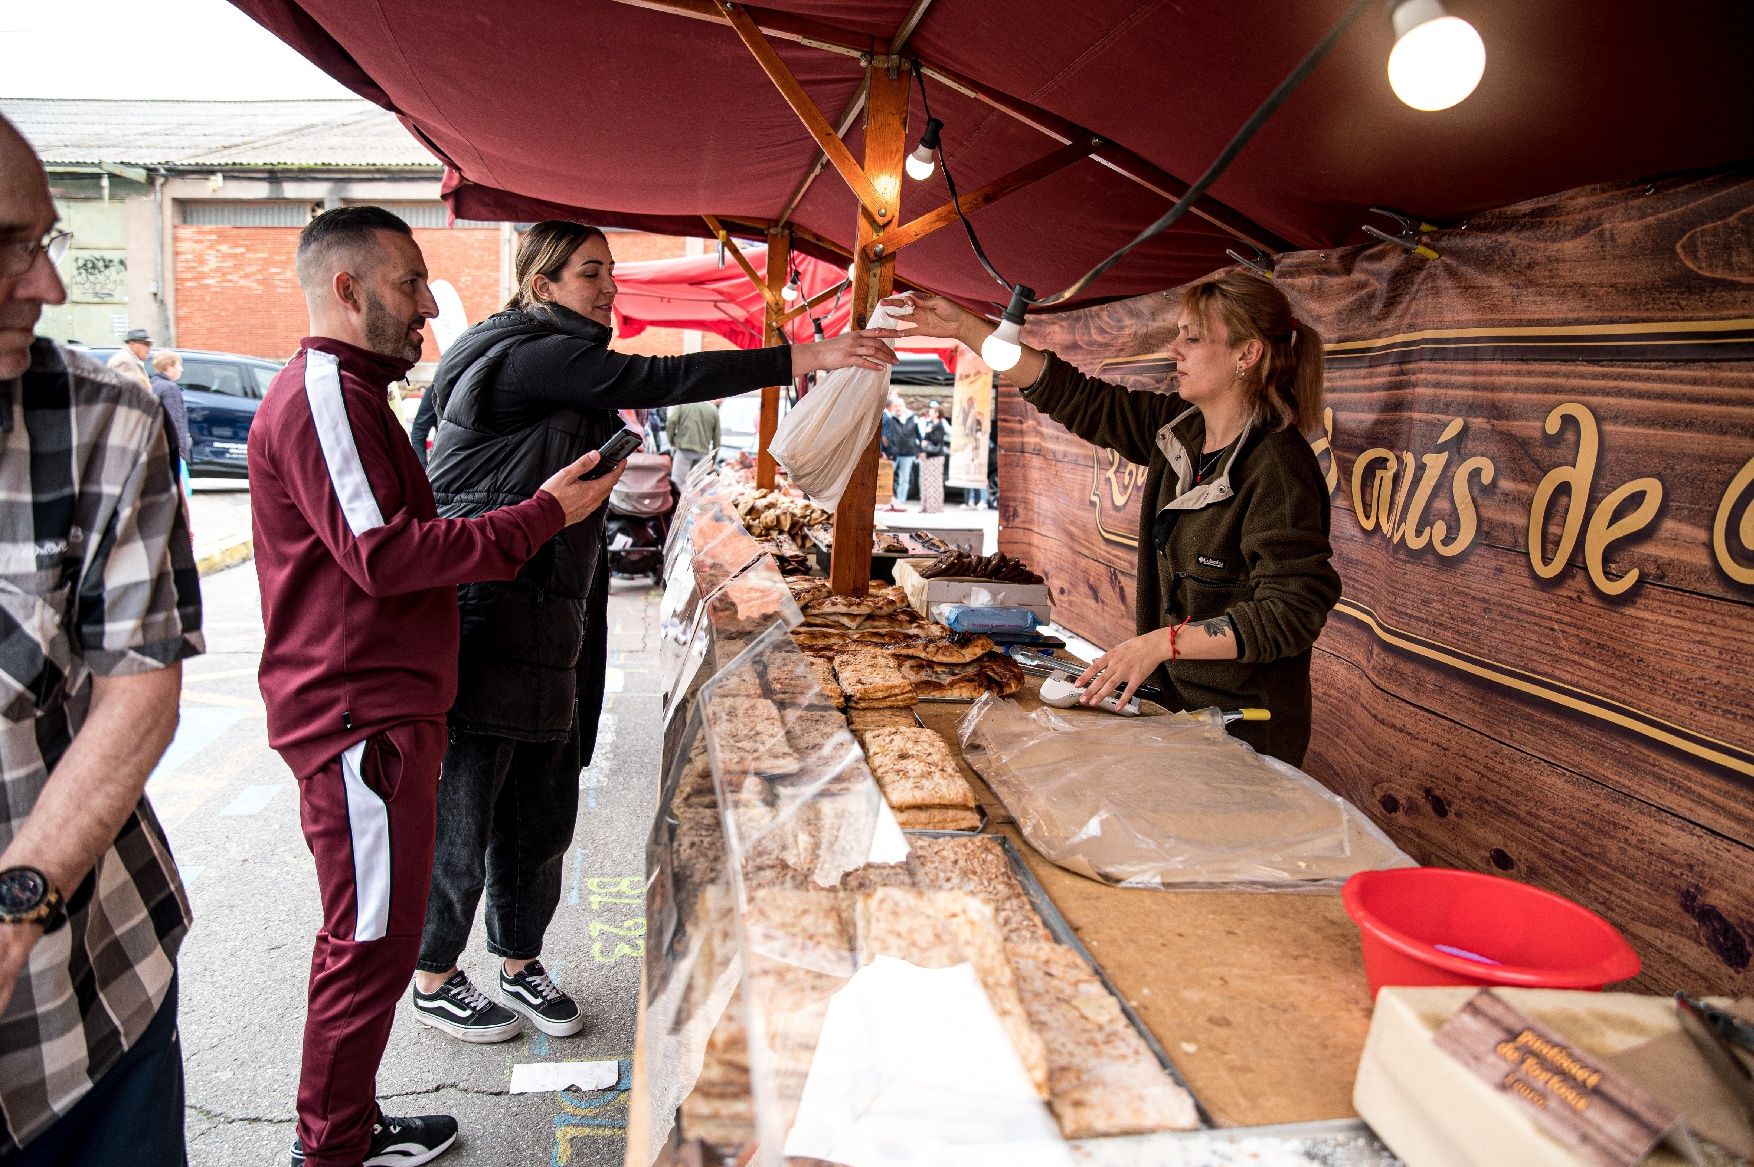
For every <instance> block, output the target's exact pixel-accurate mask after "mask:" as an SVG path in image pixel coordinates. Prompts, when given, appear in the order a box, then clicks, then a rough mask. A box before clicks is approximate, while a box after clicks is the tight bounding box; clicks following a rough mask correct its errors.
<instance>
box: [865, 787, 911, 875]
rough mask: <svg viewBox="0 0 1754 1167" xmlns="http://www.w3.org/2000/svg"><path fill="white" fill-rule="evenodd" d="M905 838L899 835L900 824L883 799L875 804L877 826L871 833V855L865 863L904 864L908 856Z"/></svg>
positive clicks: (886, 801) (887, 802) (886, 800)
mask: <svg viewBox="0 0 1754 1167" xmlns="http://www.w3.org/2000/svg"><path fill="white" fill-rule="evenodd" d="M909 853H910V852H909V848H908V845H907V836H906V835H903V834H902V833H901V823H900V822H899V821H898V820H897V819H896V817H895V811H893V810H891V809H890V806H889V800H888V799H884V800H882V801H881V802H879V803H878V804H877V825H876V827H875V828H873V830H872V831H871V853H870V855H868V856H866V858H865V862H866V863H885V864H890V863H906V862H907V857H908V855H909Z"/></svg>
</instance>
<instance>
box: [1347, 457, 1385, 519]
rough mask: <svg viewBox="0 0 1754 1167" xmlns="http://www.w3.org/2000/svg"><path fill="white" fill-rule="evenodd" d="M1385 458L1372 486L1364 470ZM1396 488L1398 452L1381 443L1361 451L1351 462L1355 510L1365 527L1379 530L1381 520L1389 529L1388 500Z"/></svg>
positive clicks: (1373, 479)
mask: <svg viewBox="0 0 1754 1167" xmlns="http://www.w3.org/2000/svg"><path fill="white" fill-rule="evenodd" d="M1378 462H1382V463H1385V465H1383V466H1381V467H1379V468H1378V469H1377V470H1376V473H1375V475H1374V476H1373V477H1371V478H1370V480H1369V481H1370V486H1369V488H1368V489H1367V488H1366V487H1365V473H1366V472H1367V471H1369V469H1370V468H1371V466H1373V465H1374V464H1376V463H1378ZM1394 492H1395V452H1394V451H1393V450H1390V449H1386V448H1384V447H1382V446H1373V447H1372V448H1370V449H1368V450H1366V451H1364V453H1362V454H1360V455H1358V459H1357V461H1355V462H1353V463H1352V513H1353V514H1355V515H1357V516H1358V525H1359V526H1360V527H1363V528H1364V529H1365V530H1366V531H1374V530H1376V527H1377V523H1378V522H1381V523H1382V525H1383V529H1384V530H1385V531H1386V530H1388V524H1389V500H1390V499H1391V498H1393V497H1394Z"/></svg>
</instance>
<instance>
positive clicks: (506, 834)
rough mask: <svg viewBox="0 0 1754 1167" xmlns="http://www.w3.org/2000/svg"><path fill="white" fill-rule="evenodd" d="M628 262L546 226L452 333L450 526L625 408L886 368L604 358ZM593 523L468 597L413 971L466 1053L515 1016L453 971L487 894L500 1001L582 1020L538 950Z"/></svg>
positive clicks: (556, 845)
mask: <svg viewBox="0 0 1754 1167" xmlns="http://www.w3.org/2000/svg"><path fill="white" fill-rule="evenodd" d="M614 266H615V261H614V259H613V258H612V257H611V256H610V254H609V244H608V241H607V240H606V239H605V238H604V236H603V233H602V232H601V231H599V230H598V229H597V228H595V227H587V226H584V225H582V224H579V223H568V222H559V221H551V222H545V223H538V224H536V226H535V227H533V228H531V230H530V231H529V232H528V234H526V235H525V236H524V240H523V242H522V244H521V245H520V246H519V248H518V258H517V276H518V293H517V295H516V296H515V297H513V299H512V301H511V303H509V304H507V305H506V307H505V308H504V310H502V311H500V312H498V313H497V314H495V315H493V316H491V317H489V318H488V319H486V320H484V321H482V322H481V323H480V324H477V325H476V326H475V327H473V328H471V329H470V330H469V331H468V332H466V333H464V334H463V335H462V336H461V337H459V338H458V340H457V342H456V344H455V345H453V346H452V347H451V349H450V350H449V351H448V352H446V353H445V356H444V359H443V360H442V361H441V362H440V363H439V370H438V375H437V377H436V378H435V380H434V382H433V386H432V389H431V390H430V392H431V393H432V394H433V403H434V406H435V413H436V415H437V417H438V419H439V424H438V434H437V438H436V440H435V441H434V443H433V447H432V455H431V458H430V460H429V463H428V467H427V472H428V474H429V475H430V476H431V478H432V487H433V493H434V495H436V496H437V498H438V503H439V513H440V514H441V515H443V516H444V517H446V518H463V517H469V516H474V515H480V514H484V513H486V512H487V511H490V510H494V509H495V508H497V507H501V506H505V505H507V504H509V503H514V502H519V501H521V500H523V499H526V498H528V497H530V495H531V493H533V492H534V490H535V488H536V487H537V486H539V485H540V484H541V483H542V482H543V481H545V480H546V479H547V477H548V475H549V474H550V473H552V472H553V469H554V468H555V467H557V466H564V465H565V464H566V463H568V462H570V461H573V460H574V459H576V458H578V457H580V456H581V455H583V454H584V453H586V452H587V451H589V450H593V449H595V448H597V447H598V446H600V445H602V443H603V442H604V441H605V440H606V439H607V438H609V436H610V435H612V434H613V433H615V431H616V430H617V429H619V428H620V425H621V423H620V419H619V418H618V417H617V416H616V410H618V409H649V408H657V407H660V406H667V405H679V404H682V403H683V402H688V401H709V400H711V399H713V398H715V397H726V396H730V395H732V394H736V393H742V392H745V391H747V390H750V389H758V388H760V387H762V386H764V385H779V384H783V383H785V382H786V381H789V380H791V378H792V377H794V376H795V375H798V374H800V373H805V372H812V371H816V370H823V369H838V368H846V367H849V366H855V365H858V366H863V367H866V368H884V367H886V366H887V365H889V364H892V363H894V360H895V357H894V354H893V353H892V352H891V351H890V349H889V346H888V345H886V344H884V343H883V340H882V338H884V337H893V336H897V335H899V334H898V333H896V332H894V331H892V330H886V329H869V330H866V331H864V332H849V333H847V334H845V335H842V336H839V337H835V338H834V339H832V340H826V341H819V342H816V343H814V344H802V345H795V346H792V347H790V348H786V347H780V348H770V349H760V350H757V351H753V352H706V353H693V354H690V355H688V356H681V357H639V356H628V355H625V354H622V353H617V352H613V351H611V350H610V348H609V341H610V336H611V333H610V326H611V324H612V323H613V317H612V315H611V305H612V303H613V302H614V299H615V279H614V274H613V272H614ZM603 517H604V512H603V511H598V512H597V513H596V514H595V515H592V516H591V517H590V518H589V519H586V520H585V521H584V522H582V523H578V524H576V525H574V526H571V527H568V528H567V529H566V530H565V531H563V532H561V533H560V534H559V535H557V536H555V537H554V539H553V540H552V541H551V542H549V543H548V545H547V546H546V547H544V548H543V549H542V550H541V551H540V552H539V553H537V555H536V556H535V558H533V559H532V560H531V561H530V562H529V563H528V564H526V565H525V567H524V569H523V570H522V571H521V572H519V573H518V576H517V578H515V579H513V580H511V581H510V582H507V583H485V584H470V585H466V586H464V587H462V588H459V589H458V598H459V600H460V601H461V606H462V648H461V654H460V660H459V668H458V691H457V698H456V702H455V704H454V705H453V707H452V709H451V714H450V724H451V740H450V745H449V748H448V749H447V750H446V752H445V759H444V767H443V770H442V773H441V776H440V780H439V807H438V848H437V854H436V857H435V858H434V861H433V878H432V893H431V898H430V899H429V901H428V905H427V913H426V927H425V930H424V933H423V935H422V937H421V946H420V962H419V966H418V971H417V972H416V974H415V994H414V1004H415V1013H416V1016H417V1017H419V1019H420V1020H421V1021H423V1022H426V1023H427V1024H429V1025H432V1026H434V1027H435V1028H438V1029H440V1030H443V1031H445V1032H448V1033H451V1034H453V1035H455V1036H457V1037H461V1038H463V1039H464V1040H466V1041H503V1040H505V1039H507V1038H510V1037H512V1036H513V1035H515V1034H516V1033H517V1032H518V1030H519V1028H521V1022H520V1021H519V1019H518V1017H517V1016H516V1015H515V1014H513V1013H510V1012H508V1011H507V1010H506V1009H504V1008H501V1007H500V1006H498V1005H495V1004H494V1003H492V1002H491V1001H489V1000H488V999H487V998H486V996H484V995H483V994H481V993H479V992H477V991H476V990H475V989H474V988H473V987H472V986H471V985H470V984H469V981H468V978H467V977H466V976H465V975H464V974H463V973H462V972H460V971H458V969H457V960H458V958H459V957H460V956H461V955H462V952H463V948H464V946H465V945H466V944H467V943H468V938H469V931H470V928H471V927H472V925H473V923H474V918H475V907H476V904H477V903H478V902H479V900H480V898H481V893H482V890H483V887H484V886H485V888H486V891H487V948H488V951H490V952H492V953H494V954H495V955H496V956H499V957H501V958H502V959H503V961H504V965H503V967H502V968H501V969H500V970H499V982H500V996H501V998H502V999H503V1000H505V1001H506V1003H507V1004H509V1005H511V1006H513V1007H514V1008H516V1009H517V1010H518V1011H519V1012H521V1013H523V1014H524V1016H526V1017H528V1018H529V1019H530V1021H531V1022H532V1023H533V1024H534V1025H535V1026H536V1027H537V1028H538V1029H540V1030H542V1031H543V1032H544V1033H549V1034H553V1035H555V1036H562V1037H564V1036H567V1035H570V1034H573V1033H577V1032H578V1031H579V1029H580V1028H582V1027H583V1025H584V1017H583V1015H582V1014H581V1013H580V1011H579V1009H578V1006H577V1005H576V1004H575V1003H574V1002H573V1000H572V999H571V998H570V997H568V996H567V995H566V994H565V993H563V992H561V991H560V990H559V989H557V988H555V986H554V984H553V982H552V981H551V980H549V978H548V975H547V974H546V973H545V972H544V971H543V968H542V965H541V963H540V962H539V961H538V959H537V958H538V957H539V956H540V955H541V952H542V939H543V935H544V933H545V932H546V931H547V929H548V924H549V922H550V920H552V919H553V916H554V910H555V907H556V905H557V904H558V903H559V901H560V885H561V860H562V857H563V856H564V855H565V853H566V849H567V847H568V846H569V845H570V844H571V842H572V834H573V825H574V822H575V819H576V818H577V815H578V792H579V782H578V778H579V771H580V769H581V768H583V767H584V766H587V765H589V764H590V761H591V754H592V750H593V747H594V746H595V744H596V736H597V718H598V714H599V712H600V711H601V708H602V703H603V680H604V670H605V666H606V660H607V631H606V628H605V623H606V618H605V617H606V610H607V602H608V577H609V569H608V560H607V557H606V555H605V553H604V549H603Z"/></svg>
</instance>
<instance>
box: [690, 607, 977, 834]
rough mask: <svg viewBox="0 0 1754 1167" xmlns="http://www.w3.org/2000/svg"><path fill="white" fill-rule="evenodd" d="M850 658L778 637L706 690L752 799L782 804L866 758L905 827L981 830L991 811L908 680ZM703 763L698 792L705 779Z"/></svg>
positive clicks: (726, 751)
mask: <svg viewBox="0 0 1754 1167" xmlns="http://www.w3.org/2000/svg"><path fill="white" fill-rule="evenodd" d="M842 655H843V656H847V657H848V659H845V660H841V661H839V662H838V671H837V664H836V663H835V662H831V661H828V660H825V659H823V658H822V657H818V656H811V655H809V654H807V653H804V652H802V651H800V650H799V649H798V648H797V647H796V646H795V645H793V644H792V643H791V642H790V641H789V640H787V639H785V638H783V637H779V638H775V639H773V640H772V641H770V642H769V643H768V644H767V646H766V648H765V650H764V651H762V652H760V653H758V654H756V655H754V656H752V657H749V658H746V659H741V660H740V662H733V663H732V665H731V666H730V667H728V668H727V669H725V670H724V671H723V672H721V673H719V674H716V675H715V676H714V677H713V678H712V679H711V680H709V681H708V682H707V684H706V685H704V686H702V696H703V699H704V700H705V702H706V713H707V716H708V718H709V720H711V721H712V723H713V724H714V725H715V726H716V727H717V729H718V732H717V733H716V735H715V738H714V748H716V749H717V750H718V751H719V752H720V755H721V764H723V765H728V766H731V767H733V768H735V769H736V770H738V771H739V772H747V773H748V774H749V775H750V778H749V779H748V781H747V782H746V783H744V785H745V786H746V787H747V788H748V789H749V790H753V791H755V792H757V793H756V794H755V795H753V796H751V797H754V798H756V799H757V800H758V801H761V802H764V803H766V804H767V805H769V806H778V805H779V804H780V802H783V801H784V800H785V799H786V798H787V797H788V795H787V791H788V790H791V789H796V788H799V787H801V786H807V785H809V784H811V783H814V782H817V781H819V779H820V776H822V775H828V774H838V773H841V772H842V771H844V770H846V769H847V768H848V766H849V764H852V763H853V762H854V761H858V762H862V763H863V765H864V766H865V768H867V769H868V770H869V773H870V775H871V777H872V778H873V779H874V780H875V782H876V784H877V788H878V790H879V791H880V792H881V793H882V795H883V798H884V801H886V802H887V803H888V804H889V807H890V809H891V810H892V811H893V813H894V815H895V820H896V823H897V824H898V825H899V826H900V827H901V829H902V830H943V831H964V832H973V831H979V830H980V829H981V828H982V827H983V826H984V825H985V824H986V812H985V810H984V809H983V808H982V807H981V806H980V803H979V800H978V799H977V798H976V797H975V792H974V789H973V787H971V786H970V785H969V784H968V781H967V779H965V778H964V777H963V775H962V770H961V767H959V766H958V765H957V761H956V754H955V752H954V747H953V746H952V745H951V744H950V743H949V742H948V741H946V740H945V739H944V737H943V736H942V735H941V734H939V733H938V732H937V731H935V730H931V729H927V728H926V727H925V726H924V725H922V724H921V722H920V720H919V717H918V716H917V715H916V714H915V713H914V711H913V703H912V695H911V689H910V688H908V687H907V685H906V682H904V681H901V680H899V679H898V678H897V677H896V676H894V675H890V676H888V677H883V676H882V675H881V674H880V673H879V672H877V671H875V669H873V668H866V667H865V665H864V664H862V663H861V661H860V660H859V659H858V658H856V657H852V656H849V655H848V654H842ZM866 663H868V664H869V665H871V666H876V665H882V664H887V663H888V662H887V658H878V659H873V660H872V661H871V662H866ZM843 678H844V679H845V684H844V685H843V683H842V679H843ZM846 686H851V691H850V693H849V690H848V688H847V687H846ZM855 754H856V755H857V758H856V759H855V758H854V757H853V755H855ZM703 767H704V762H702V763H701V764H700V765H698V766H696V768H695V769H696V771H700V772H697V773H695V774H694V775H693V781H692V782H691V783H690V784H689V785H690V789H691V790H692V789H695V788H698V787H699V786H700V784H701V782H702V781H703V780H704V770H703Z"/></svg>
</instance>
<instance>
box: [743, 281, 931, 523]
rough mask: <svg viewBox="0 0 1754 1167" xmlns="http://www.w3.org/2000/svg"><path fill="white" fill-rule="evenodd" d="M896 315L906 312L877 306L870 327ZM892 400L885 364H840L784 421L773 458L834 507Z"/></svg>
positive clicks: (889, 323)
mask: <svg viewBox="0 0 1754 1167" xmlns="http://www.w3.org/2000/svg"><path fill="white" fill-rule="evenodd" d="M898 319H906V315H905V314H899V315H898V314H897V313H895V312H894V311H892V310H891V309H889V308H884V307H879V308H878V309H877V311H876V312H874V313H872V315H871V320H870V323H869V325H868V327H871V328H893V327H895V322H896V320H898ZM890 347H891V348H894V347H895V346H894V345H890ZM888 400H889V370H888V369H887V368H886V369H883V370H882V371H878V370H876V369H864V368H853V369H836V370H835V371H834V372H832V373H829V374H828V375H827V376H825V377H823V378H822V380H821V382H820V383H818V384H817V386H816V388H814V389H812V390H811V391H810V393H809V395H808V396H807V397H805V398H804V400H802V401H800V402H799V403H798V404H797V405H796V406H795V407H794V408H793V409H792V411H791V412H790V413H788V414H786V416H785V417H784V418H782V419H781V420H780V428H779V429H778V430H777V431H775V432H774V435H773V445H772V446H771V447H770V452H771V453H772V454H773V458H774V461H776V462H778V463H779V464H780V465H781V466H784V467H785V468H786V473H788V474H790V475H791V476H792V484H793V485H794V486H796V487H798V489H800V490H802V491H803V492H804V493H805V494H807V495H809V496H810V497H811V498H813V499H815V500H816V501H817V502H818V503H819V504H821V505H822V506H824V507H827V508H828V509H829V510H833V509H834V508H835V507H837V506H839V505H840V496H841V495H842V494H844V493H846V489H847V483H848V482H849V481H851V480H852V477H853V471H854V470H855V469H856V468H857V467H858V465H859V459H860V458H861V457H863V456H864V453H865V450H866V449H867V448H868V447H869V446H870V445H871V437H872V435H873V434H875V433H876V432H877V430H878V427H880V426H881V425H882V424H883V406H884V405H885V404H886V403H887V402H888Z"/></svg>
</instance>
